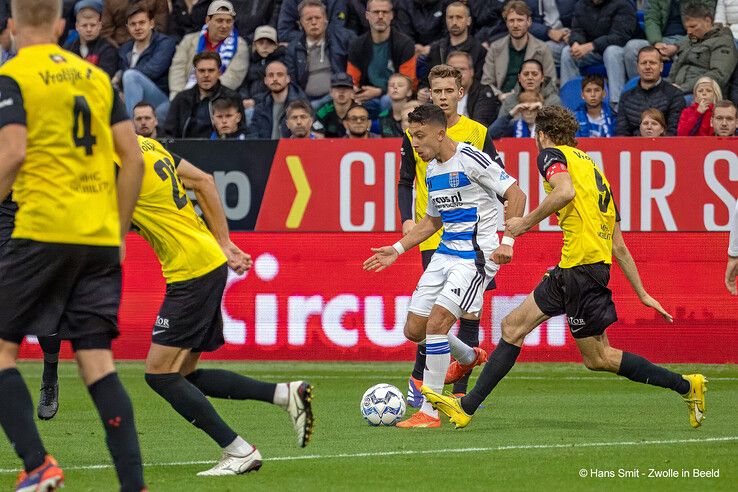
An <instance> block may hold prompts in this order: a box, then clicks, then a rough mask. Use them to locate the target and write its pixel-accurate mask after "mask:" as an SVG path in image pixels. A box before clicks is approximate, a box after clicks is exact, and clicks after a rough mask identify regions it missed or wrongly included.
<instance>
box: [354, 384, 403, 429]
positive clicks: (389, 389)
mask: <svg viewBox="0 0 738 492" xmlns="http://www.w3.org/2000/svg"><path fill="white" fill-rule="evenodd" d="M403 415H405V398H404V397H403V396H402V392H401V391H400V390H399V389H397V388H396V387H394V386H392V385H391V384H384V383H382V384H377V385H374V386H372V387H371V388H369V389H368V390H366V393H364V396H362V397H361V416H362V417H364V419H365V420H366V421H367V422H368V423H369V425H372V426H378V425H395V424H396V423H397V422H399V421H400V419H402V417H403Z"/></svg>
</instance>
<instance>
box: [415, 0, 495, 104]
mask: <svg viewBox="0 0 738 492" xmlns="http://www.w3.org/2000/svg"><path fill="white" fill-rule="evenodd" d="M471 25H472V18H471V13H470V11H469V7H468V6H467V5H466V4H464V3H462V2H453V3H451V4H449V6H448V7H446V31H447V32H448V34H447V35H446V36H445V37H444V38H442V39H439V40H438V41H436V42H435V43H433V44H432V45H431V49H430V53H429V54H428V70H430V69H431V68H433V67H435V66H436V65H440V64H441V63H445V61H446V57H447V56H448V55H449V53H452V52H454V51H464V52H466V53H469V55H471V57H472V60H473V62H474V63H473V65H474V66H477V67H481V66H482V65H484V58H485V56H486V55H487V50H486V49H485V48H484V47H483V46H482V43H480V42H479V41H478V40H477V39H476V38H475V37H474V36H472V35H471V32H470V29H471ZM474 77H475V78H476V80H477V81H479V80H481V78H482V71H481V70H477V71H476V72H475V75H474ZM420 85H421V86H424V87H425V86H427V85H428V84H427V82H426V80H423V82H421V84H420ZM428 98H429V99H430V94H428Z"/></svg>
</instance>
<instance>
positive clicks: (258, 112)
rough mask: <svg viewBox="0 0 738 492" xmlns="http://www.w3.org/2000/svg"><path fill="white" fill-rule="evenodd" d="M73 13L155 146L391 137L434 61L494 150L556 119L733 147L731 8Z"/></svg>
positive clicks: (249, 3)
mask: <svg viewBox="0 0 738 492" xmlns="http://www.w3.org/2000/svg"><path fill="white" fill-rule="evenodd" d="M63 3H64V15H65V18H66V20H67V23H66V26H67V31H66V32H65V33H64V34H63V36H62V38H61V39H60V41H59V42H60V44H61V45H63V46H64V47H65V48H66V49H67V50H69V51H71V52H73V53H75V54H77V55H79V56H80V57H82V58H85V59H86V60H88V61H89V62H91V63H93V64H94V65H97V66H98V67H100V68H101V69H102V70H103V71H105V72H106V73H107V74H108V75H109V76H110V78H111V80H112V81H113V83H114V86H115V87H116V89H117V90H118V91H119V93H120V95H121V97H122V98H123V99H124V101H125V107H126V109H127V111H128V112H129V114H130V115H131V117H132V119H133V120H134V123H135V125H136V128H137V131H138V132H139V133H141V134H143V135H147V136H155V137H157V136H158V137H175V138H205V139H219V138H228V139H252V138H262V139H276V138H288V137H294V138H324V137H326V138H375V137H398V136H401V135H402V134H403V132H404V131H405V129H406V127H407V125H406V116H407V114H408V112H409V111H410V110H411V109H412V108H413V107H414V106H416V105H418V104H421V103H425V102H428V101H429V100H430V93H429V84H428V79H427V75H428V73H429V72H430V70H431V69H432V68H433V67H435V66H438V65H441V64H448V65H450V66H452V67H454V68H456V69H458V70H459V71H460V72H461V74H462V86H463V97H462V98H461V99H460V101H459V113H460V114H463V115H465V116H468V117H469V118H471V119H473V120H475V121H478V122H480V123H481V124H483V125H485V126H487V127H489V131H490V135H492V136H493V137H494V138H499V137H504V136H515V137H530V136H531V135H533V134H534V131H535V128H534V127H533V124H534V120H535V114H536V111H537V109H538V108H540V107H543V106H550V105H564V106H567V107H569V108H570V109H571V110H572V111H573V112H574V114H575V115H576V117H577V120H578V121H579V125H580V129H579V132H578V134H577V136H578V137H613V136H639V135H640V136H649V137H656V136H671V135H679V136H709V135H720V136H727V135H733V134H735V122H736V116H737V114H736V111H737V110H736V105H737V104H738V68H737V65H738V0H637V1H636V0H508V1H507V2H504V1H500V0H63ZM9 4H10V0H0V64H1V63H4V62H5V61H6V60H8V59H9V58H11V57H12V56H14V54H15V52H16V47H15V44H14V40H13V36H12V33H11V32H10V29H9V28H8V19H9V17H10V5H9Z"/></svg>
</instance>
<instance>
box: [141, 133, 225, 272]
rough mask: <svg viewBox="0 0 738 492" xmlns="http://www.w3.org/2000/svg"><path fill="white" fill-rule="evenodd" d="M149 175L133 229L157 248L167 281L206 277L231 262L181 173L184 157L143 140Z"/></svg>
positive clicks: (150, 141) (145, 165)
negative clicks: (192, 200) (184, 183)
mask: <svg viewBox="0 0 738 492" xmlns="http://www.w3.org/2000/svg"><path fill="white" fill-rule="evenodd" d="M138 143H139V145H140V147H141V152H142V153H143V158H144V177H143V182H142V183H141V194H140V195H139V198H138V202H137V203H136V209H135V210H134V211H133V227H134V229H135V230H136V232H138V233H139V234H140V235H141V236H142V237H143V238H144V239H145V240H146V241H147V242H148V243H149V244H150V245H151V247H152V248H154V252H155V253H156V257H157V258H158V259H159V263H161V270H162V274H163V275H164V278H165V279H166V281H167V283H172V282H180V281H182V280H190V279H193V278H196V277H200V276H202V275H205V274H206V273H208V272H211V271H212V270H214V269H215V268H217V267H219V266H220V265H222V264H223V263H225V262H226V257H225V254H223V251H222V250H221V249H220V246H219V245H218V242H217V241H216V240H215V237H213V234H212V233H211V232H210V230H209V229H208V228H207V226H206V225H205V222H203V220H202V219H201V218H200V217H199V216H198V215H197V213H196V212H195V207H194V206H193V205H192V202H191V201H190V200H189V199H188V198H187V192H186V191H185V188H184V186H183V185H182V181H181V180H180V179H179V176H178V175H177V166H178V165H179V162H180V160H181V159H179V158H178V157H175V156H173V155H172V154H170V153H169V152H167V151H166V149H164V147H162V145H161V144H160V143H159V142H157V141H156V140H153V139H150V138H145V137H141V136H139V137H138Z"/></svg>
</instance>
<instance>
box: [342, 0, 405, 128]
mask: <svg viewBox="0 0 738 492" xmlns="http://www.w3.org/2000/svg"><path fill="white" fill-rule="evenodd" d="M366 17H367V19H368V20H369V28H370V29H369V32H367V33H365V34H363V35H362V36H359V37H358V38H357V39H356V40H355V41H354V42H353V43H351V47H350V49H349V57H348V66H347V68H346V71H347V72H348V74H349V75H351V78H352V79H353V80H354V85H355V86H356V87H358V88H359V89H358V92H357V93H356V95H355V100H356V102H358V103H360V104H364V105H365V106H367V109H368V110H369V113H370V115H371V116H374V117H376V116H377V115H378V114H379V113H380V112H381V111H382V110H384V109H387V108H389V107H390V101H389V98H388V97H386V92H387V81H388V80H389V77H390V75H392V74H393V73H394V72H400V73H401V74H403V75H406V76H407V77H408V78H410V80H412V81H413V90H415V89H416V88H417V84H418V83H417V78H416V56H415V43H414V42H413V40H412V39H410V38H409V37H408V36H406V35H405V34H403V33H402V32H400V31H399V30H398V29H393V28H392V27H391V22H392V19H393V18H394V12H393V10H392V2H391V1H390V0H368V2H367V4H366Z"/></svg>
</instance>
